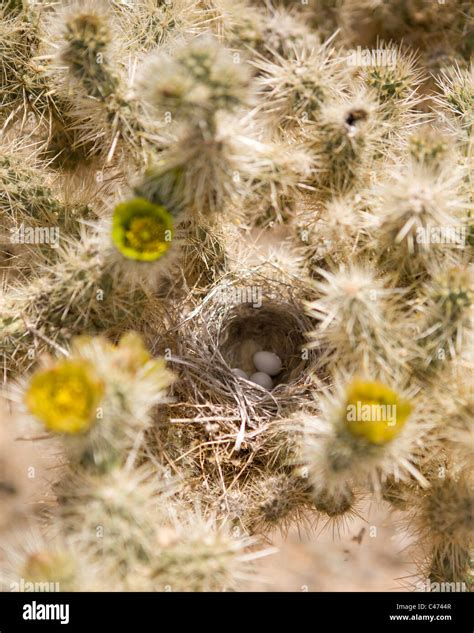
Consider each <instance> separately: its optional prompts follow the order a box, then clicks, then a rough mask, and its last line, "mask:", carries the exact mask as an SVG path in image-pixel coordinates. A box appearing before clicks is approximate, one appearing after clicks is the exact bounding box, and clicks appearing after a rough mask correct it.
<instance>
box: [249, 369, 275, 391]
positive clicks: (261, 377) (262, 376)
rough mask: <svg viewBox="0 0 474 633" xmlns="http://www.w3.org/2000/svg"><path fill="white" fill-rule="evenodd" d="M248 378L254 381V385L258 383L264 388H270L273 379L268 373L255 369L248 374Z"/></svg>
mask: <svg viewBox="0 0 474 633" xmlns="http://www.w3.org/2000/svg"><path fill="white" fill-rule="evenodd" d="M250 380H251V381H252V382H254V383H255V384H256V385H260V387H263V388H264V389H268V391H270V389H271V388H272V387H273V381H272V379H271V378H270V376H269V375H268V374H266V373H265V372H263V371H257V372H255V373H254V374H252V375H251V376H250Z"/></svg>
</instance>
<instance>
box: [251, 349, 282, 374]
mask: <svg viewBox="0 0 474 633" xmlns="http://www.w3.org/2000/svg"><path fill="white" fill-rule="evenodd" d="M253 363H254V365H255V368H256V369H257V370H258V371H263V372H265V373H266V374H268V375H269V376H276V375H277V374H279V373H280V372H281V359H280V357H279V356H277V354H274V353H273V352H257V353H256V354H254V355H253Z"/></svg>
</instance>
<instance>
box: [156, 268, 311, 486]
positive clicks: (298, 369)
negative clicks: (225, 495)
mask: <svg viewBox="0 0 474 633" xmlns="http://www.w3.org/2000/svg"><path fill="white" fill-rule="evenodd" d="M303 292H304V289H301V288H299V287H297V286H295V284H294V282H293V281H288V283H287V282H286V281H283V280H282V279H281V276H279V278H275V276H272V274H271V271H269V269H266V268H265V267H256V268H253V269H247V270H246V271H244V272H242V273H240V274H236V273H227V274H226V275H224V276H223V277H221V279H220V280H219V281H218V282H217V283H216V284H214V286H213V287H212V288H211V289H210V291H209V292H208V294H207V295H206V296H204V297H203V298H202V296H198V297H194V296H193V294H192V293H191V295H190V296H189V297H187V299H186V302H185V303H184V304H183V305H181V306H179V307H178V308H177V309H176V310H175V311H174V314H172V315H170V320H171V325H170V327H169V329H168V331H167V333H166V334H165V335H164V336H163V337H161V338H160V339H159V341H158V342H157V347H158V349H157V352H158V353H165V354H166V350H167V349H168V350H171V358H170V359H169V360H170V366H171V367H172V368H173V370H174V371H175V373H176V374H177V375H178V380H177V381H176V383H175V385H174V387H173V390H172V394H171V395H172V402H171V403H169V404H167V405H164V406H163V407H161V408H160V410H159V412H158V424H157V427H156V440H157V443H158V444H159V447H161V449H163V450H165V452H166V457H165V459H166V458H167V459H168V461H171V462H173V463H174V464H176V462H180V464H179V466H180V468H181V469H182V468H183V466H185V465H188V466H189V469H190V474H192V475H197V476H198V477H199V478H200V479H201V480H202V479H204V480H205V481H210V480H212V479H213V478H214V476H215V477H216V478H217V479H218V480H219V481H220V482H221V484H222V485H223V486H224V487H225V486H226V485H227V483H228V482H229V481H235V478H236V477H237V478H238V480H239V482H242V481H245V480H246V479H247V478H248V477H252V476H258V475H261V474H262V473H264V472H268V471H271V472H272V473H275V472H279V471H280V470H281V469H283V470H291V468H290V467H289V463H290V460H289V455H288V453H290V452H291V447H290V446H289V445H288V442H281V437H280V438H279V439H278V440H277V435H278V434H279V433H281V429H280V425H279V424H278V422H279V420H281V419H282V418H284V417H285V418H286V417H288V416H289V415H290V414H291V413H292V412H294V411H296V410H298V409H300V408H301V407H303V406H304V405H306V407H307V406H308V402H309V401H311V396H310V390H311V386H312V385H313V381H312V374H313V372H314V366H315V360H316V357H315V353H314V352H312V351H308V350H304V349H303V348H304V344H305V341H306V332H308V331H309V330H310V329H311V323H310V321H309V320H308V318H307V317H306V315H305V313H304V309H303V307H302V300H303ZM260 349H262V350H267V351H273V352H275V353H277V354H278V355H279V356H280V358H281V360H282V370H281V372H280V374H279V375H278V376H276V377H275V380H274V387H273V389H272V390H270V391H267V390H265V389H264V388H262V387H260V386H258V385H256V384H254V383H252V382H250V381H247V380H245V379H242V378H237V377H236V376H235V375H234V374H233V373H232V371H231V370H232V368H234V367H240V368H242V369H244V370H245V369H247V370H248V371H250V369H251V367H250V364H251V363H252V360H251V358H252V356H253V354H254V353H255V351H257V350H260ZM253 371H255V370H253ZM313 386H314V385H313Z"/></svg>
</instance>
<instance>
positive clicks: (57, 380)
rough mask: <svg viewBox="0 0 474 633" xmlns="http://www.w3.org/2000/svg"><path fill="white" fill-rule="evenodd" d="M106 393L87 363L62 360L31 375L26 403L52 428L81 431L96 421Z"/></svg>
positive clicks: (46, 425)
mask: <svg viewBox="0 0 474 633" xmlns="http://www.w3.org/2000/svg"><path fill="white" fill-rule="evenodd" d="M103 394H104V384H103V382H102V381H101V380H100V379H99V378H98V377H97V376H96V375H95V372H94V370H93V369H92V367H91V366H90V365H89V364H88V363H86V362H84V361H72V360H63V361H59V362H58V363H57V364H56V365H55V366H54V367H52V368H51V369H41V370H39V371H37V372H36V373H35V374H34V375H33V376H32V378H31V380H30V384H29V387H28V390H27V392H26V394H25V402H26V406H27V407H28V409H29V411H30V412H31V413H32V414H33V415H34V416H35V417H36V418H38V419H39V420H40V421H41V422H42V423H43V424H44V426H45V427H46V428H47V429H49V430H50V431H54V432H56V433H81V432H84V431H87V430H88V429H89V428H90V426H91V425H92V423H93V422H94V419H95V417H96V411H97V406H98V404H99V402H100V400H101V398H102V396H103Z"/></svg>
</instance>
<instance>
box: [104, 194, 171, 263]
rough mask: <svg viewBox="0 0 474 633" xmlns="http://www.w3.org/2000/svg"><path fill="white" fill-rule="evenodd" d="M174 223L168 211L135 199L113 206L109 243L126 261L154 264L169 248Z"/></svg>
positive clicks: (143, 199)
mask: <svg viewBox="0 0 474 633" xmlns="http://www.w3.org/2000/svg"><path fill="white" fill-rule="evenodd" d="M172 237H173V221H172V218H171V215H170V214H169V213H168V211H167V210H166V209H165V208H164V207H162V206H159V205H157V204H152V203H151V202H149V201H148V200H145V198H134V199H133V200H129V201H128V202H123V203H121V204H119V205H117V206H116V207H115V211H114V215H113V224H112V240H113V242H114V244H115V246H116V247H117V248H118V250H119V251H120V252H121V253H122V255H124V256H125V257H127V258H128V259H134V260H136V261H146V262H151V261H157V260H158V259H161V257H163V255H165V254H166V252H167V251H168V250H169V249H170V247H171V242H172Z"/></svg>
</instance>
